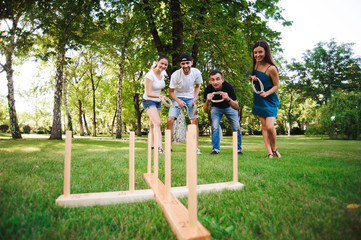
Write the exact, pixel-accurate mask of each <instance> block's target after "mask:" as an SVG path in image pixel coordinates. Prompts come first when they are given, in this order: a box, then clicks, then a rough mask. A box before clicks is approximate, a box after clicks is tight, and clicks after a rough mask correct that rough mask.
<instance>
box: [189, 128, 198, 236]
mask: <svg viewBox="0 0 361 240" xmlns="http://www.w3.org/2000/svg"><path fill="white" fill-rule="evenodd" d="M196 143H197V127H196V125H195V124H190V125H188V134H187V179H188V190H189V193H188V212H189V225H190V227H191V228H192V229H193V230H194V229H196V225H197V221H198V220H197V144H196ZM188 165H189V166H188Z"/></svg>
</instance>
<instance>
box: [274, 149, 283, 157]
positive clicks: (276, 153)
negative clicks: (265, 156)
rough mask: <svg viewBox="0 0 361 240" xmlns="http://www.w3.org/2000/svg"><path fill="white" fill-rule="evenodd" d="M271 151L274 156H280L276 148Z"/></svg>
mask: <svg viewBox="0 0 361 240" xmlns="http://www.w3.org/2000/svg"><path fill="white" fill-rule="evenodd" d="M272 152H273V155H274V156H275V157H278V158H281V154H280V153H279V152H278V150H277V148H276V150H274V151H273V150H272Z"/></svg>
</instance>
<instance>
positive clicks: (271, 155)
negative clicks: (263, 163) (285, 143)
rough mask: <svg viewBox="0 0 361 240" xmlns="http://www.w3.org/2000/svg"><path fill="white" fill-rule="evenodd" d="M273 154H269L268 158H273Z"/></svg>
mask: <svg viewBox="0 0 361 240" xmlns="http://www.w3.org/2000/svg"><path fill="white" fill-rule="evenodd" d="M273 157H274V156H273V154H267V156H266V158H273Z"/></svg>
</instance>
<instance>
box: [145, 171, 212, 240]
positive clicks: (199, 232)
mask: <svg viewBox="0 0 361 240" xmlns="http://www.w3.org/2000/svg"><path fill="white" fill-rule="evenodd" d="M144 179H145V181H146V182H147V183H148V185H149V186H150V187H151V188H152V189H153V191H154V195H155V200H156V201H157V203H158V204H159V206H160V208H161V209H162V211H163V213H164V215H165V217H166V219H167V221H168V222H169V224H170V226H171V228H172V230H173V232H174V233H175V235H176V236H177V238H178V239H181V240H183V239H211V235H210V233H209V232H208V230H207V229H206V228H205V227H204V226H203V225H202V224H201V223H200V222H199V221H197V222H196V224H195V226H191V225H190V223H189V213H188V210H187V209H186V208H185V207H184V206H183V204H182V203H181V202H180V201H179V200H178V199H177V198H176V197H175V196H174V195H173V194H170V195H169V196H165V194H163V193H164V192H165V185H164V184H163V183H162V182H161V181H160V180H159V179H158V178H156V177H155V175H154V174H152V173H151V174H144Z"/></svg>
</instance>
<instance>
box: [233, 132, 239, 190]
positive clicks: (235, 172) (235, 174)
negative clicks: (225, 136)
mask: <svg viewBox="0 0 361 240" xmlns="http://www.w3.org/2000/svg"><path fill="white" fill-rule="evenodd" d="M237 143H238V138H237V132H233V183H237V182H238V149H237Z"/></svg>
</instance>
